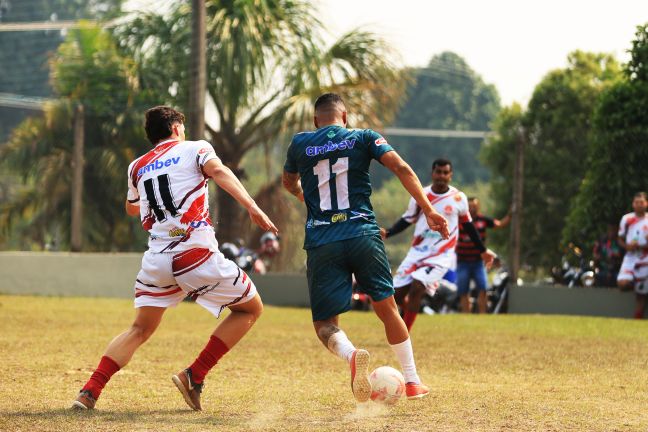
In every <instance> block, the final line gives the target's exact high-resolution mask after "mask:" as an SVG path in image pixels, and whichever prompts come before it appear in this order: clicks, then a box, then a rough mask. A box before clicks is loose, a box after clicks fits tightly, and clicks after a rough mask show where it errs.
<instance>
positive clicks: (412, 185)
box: [380, 151, 449, 239]
mask: <svg viewBox="0 0 648 432" xmlns="http://www.w3.org/2000/svg"><path fill="white" fill-rule="evenodd" d="M380 163H382V164H383V165H385V166H386V167H387V168H388V169H389V170H390V171H391V172H393V173H394V174H395V175H396V177H398V179H399V180H400V182H401V183H402V184H403V186H404V187H405V189H407V192H409V194H410V195H411V196H412V198H414V200H415V201H416V203H417V204H418V205H419V207H420V208H421V210H422V211H423V214H424V215H425V218H426V219H427V223H428V226H429V227H430V229H432V230H434V231H438V232H439V233H440V234H441V237H443V238H444V239H446V238H448V235H449V233H448V221H446V219H445V218H444V217H443V216H441V215H440V214H439V213H437V211H436V210H435V209H434V207H432V204H430V201H429V200H428V198H427V197H426V196H425V193H423V186H421V182H420V181H419V179H418V177H417V176H416V174H415V173H414V171H413V170H412V168H411V167H410V166H409V165H408V164H407V162H405V161H404V160H403V159H402V158H401V157H400V156H399V155H398V153H396V152H395V151H390V152H387V153H385V154H384V155H382V156H381V158H380Z"/></svg>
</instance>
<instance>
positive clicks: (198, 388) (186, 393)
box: [171, 368, 204, 411]
mask: <svg viewBox="0 0 648 432" xmlns="http://www.w3.org/2000/svg"><path fill="white" fill-rule="evenodd" d="M171 380H172V381H173V383H174V384H175V385H176V387H178V390H180V393H182V396H183V397H184V400H185V402H187V405H189V406H190V407H191V409H193V410H195V411H201V410H202V407H201V406H200V393H202V389H203V384H204V383H201V384H197V383H195V382H193V380H192V379H191V369H189V368H187V369H185V370H183V371H180V372H178V373H177V374H176V375H173V376H172V377H171Z"/></svg>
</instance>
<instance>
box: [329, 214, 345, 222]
mask: <svg viewBox="0 0 648 432" xmlns="http://www.w3.org/2000/svg"><path fill="white" fill-rule="evenodd" d="M346 220H347V214H346V213H336V214H334V215H333V216H331V222H333V223H336V222H346Z"/></svg>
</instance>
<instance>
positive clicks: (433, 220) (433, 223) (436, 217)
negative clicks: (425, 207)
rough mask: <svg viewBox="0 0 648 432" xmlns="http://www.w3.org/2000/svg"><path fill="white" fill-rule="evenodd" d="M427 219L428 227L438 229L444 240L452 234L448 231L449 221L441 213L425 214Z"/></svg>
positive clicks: (433, 229)
mask: <svg viewBox="0 0 648 432" xmlns="http://www.w3.org/2000/svg"><path fill="white" fill-rule="evenodd" d="M425 219H426V220H427V224H428V227H430V229H431V230H432V231H438V232H439V234H441V237H442V238H443V239H444V240H445V239H447V238H448V237H449V236H450V233H449V232H448V221H447V220H446V218H444V217H443V216H441V215H440V214H439V213H432V214H429V215H425Z"/></svg>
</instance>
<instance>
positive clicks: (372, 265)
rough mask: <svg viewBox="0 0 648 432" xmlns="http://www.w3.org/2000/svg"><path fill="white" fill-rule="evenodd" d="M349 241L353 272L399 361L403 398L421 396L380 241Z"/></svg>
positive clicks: (371, 238)
mask: <svg viewBox="0 0 648 432" xmlns="http://www.w3.org/2000/svg"><path fill="white" fill-rule="evenodd" d="M349 242H350V245H352V246H353V247H351V248H350V251H351V254H350V255H351V256H350V260H351V263H352V265H353V272H354V274H355V275H356V278H357V279H358V281H359V282H360V285H361V286H362V287H363V290H364V292H366V293H367V294H368V295H369V296H370V297H371V299H372V301H373V308H374V312H375V313H376V316H378V318H379V319H380V320H381V321H382V323H383V327H384V329H385V335H386V336H387V342H389V345H390V346H391V348H392V350H393V351H394V354H395V355H396V358H398V361H399V362H400V364H401V369H402V371H403V376H404V378H405V382H406V385H405V391H406V394H407V397H408V398H410V399H415V398H420V397H424V396H425V395H427V394H428V393H429V388H428V387H427V386H426V385H424V384H422V383H421V379H420V378H419V376H418V373H417V371H416V363H415V362H414V352H413V350H412V342H411V340H410V336H409V331H408V329H407V326H406V323H405V322H404V321H403V318H401V316H400V315H399V313H398V308H397V306H396V301H395V299H394V288H393V287H392V278H391V273H390V270H389V262H388V260H387V254H386V253H385V247H384V243H383V242H382V240H381V239H380V237H378V236H368V237H359V238H357V239H352V240H349Z"/></svg>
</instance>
